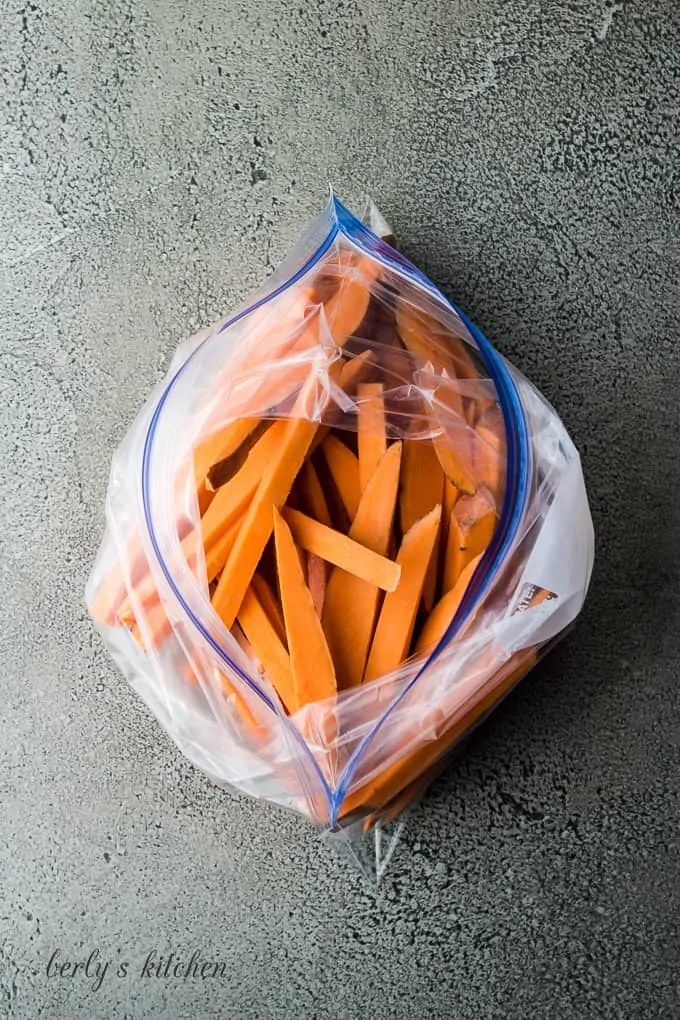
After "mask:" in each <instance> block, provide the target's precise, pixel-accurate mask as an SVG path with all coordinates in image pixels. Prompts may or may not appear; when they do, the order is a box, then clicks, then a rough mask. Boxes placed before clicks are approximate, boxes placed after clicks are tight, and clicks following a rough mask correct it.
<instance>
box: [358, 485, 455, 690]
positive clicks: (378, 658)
mask: <svg viewBox="0 0 680 1020" xmlns="http://www.w3.org/2000/svg"><path fill="white" fill-rule="evenodd" d="M441 512H442V508H441V504H439V505H437V506H436V507H435V508H434V509H433V510H431V511H430V512H429V514H426V516H425V517H422V518H421V519H420V520H419V521H416V523H415V524H413V525H412V526H411V528H410V529H409V531H408V532H407V533H406V534H405V535H404V538H403V540H402V543H401V547H400V549H399V553H398V555H397V563H398V564H399V565H400V567H401V580H400V582H399V584H398V585H397V589H396V591H394V592H390V593H389V594H387V595H386V596H385V601H384V602H383V606H382V609H381V610H380V616H379V617H378V623H377V625H376V628H375V634H374V636H373V643H372V644H371V651H370V653H369V656H368V662H367V663H366V672H365V674H364V681H365V682H366V681H368V680H375V679H377V678H378V677H381V676H385V674H387V673H391V672H392V670H394V669H396V668H397V666H398V665H399V664H400V663H401V662H402V661H403V660H404V659H405V658H406V656H407V655H408V651H409V648H410V645H411V637H412V635H413V627H414V625H415V620H416V613H417V612H418V605H419V603H420V599H421V598H422V594H423V586H424V584H425V576H426V574H427V568H428V564H429V562H430V557H431V556H432V550H433V548H434V544H435V541H436V538H437V534H438V532H439V523H440V519H441Z"/></svg>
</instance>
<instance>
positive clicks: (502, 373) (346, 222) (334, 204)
mask: <svg viewBox="0 0 680 1020" xmlns="http://www.w3.org/2000/svg"><path fill="white" fill-rule="evenodd" d="M327 212H330V213H331V214H332V217H333V220H332V223H331V226H330V229H329V231H328V233H327V235H326V237H325V238H324V240H323V241H322V242H321V244H320V245H319V247H318V248H317V249H316V251H314V252H313V254H312V255H311V256H310V257H309V258H308V259H307V261H306V262H305V263H304V264H303V265H302V266H301V267H300V268H299V269H298V270H297V271H296V272H295V273H294V274H293V275H292V276H291V277H289V278H288V279H287V280H285V281H284V282H283V283H281V284H280V285H279V286H278V287H277V288H275V289H274V290H273V291H271V293H269V294H266V295H265V296H264V297H262V298H261V299H260V300H259V301H257V302H255V304H253V305H250V306H249V307H248V308H246V309H244V310H243V311H241V312H239V313H238V314H237V315H235V316H233V318H231V319H229V320H228V321H227V322H225V323H224V325H222V326H221V327H220V330H219V332H220V333H222V332H224V330H226V329H228V328H229V327H230V326H233V325H235V323H237V322H239V321H240V320H241V319H243V318H244V317H245V316H246V315H249V314H250V313H251V312H253V311H255V310H256V309H258V308H261V307H262V306H263V305H266V304H267V303H268V302H269V301H272V300H274V298H276V297H279V296H280V295H281V294H282V293H284V292H285V291H286V290H288V288H289V287H292V286H293V285H294V284H295V283H297V282H298V281H299V280H301V279H302V277H303V276H305V275H306V274H307V273H308V272H309V271H310V270H311V269H313V268H314V266H315V265H316V264H317V263H318V262H319V261H320V260H321V259H322V258H323V256H324V255H325V254H326V253H327V252H328V250H329V249H330V247H331V245H332V243H333V241H334V240H335V238H336V237H337V236H338V234H341V235H343V236H344V237H346V238H347V240H349V241H350V242H351V243H353V244H354V245H355V246H356V247H357V248H359V249H360V250H361V251H363V252H365V253H366V254H369V255H371V256H373V257H374V258H376V259H377V260H378V261H379V262H381V263H382V264H383V265H385V266H386V267H387V268H389V269H391V270H393V271H396V272H398V273H400V274H402V275H403V276H405V277H406V278H407V279H409V280H410V281H411V282H412V283H414V284H416V285H417V286H419V287H421V288H422V289H423V290H424V291H426V293H427V294H429V295H430V297H432V298H434V299H435V300H436V301H437V302H439V303H440V304H443V305H444V306H445V307H447V308H449V309H450V310H452V311H453V312H454V313H455V314H456V315H457V316H458V318H459V319H460V320H461V322H462V323H463V325H464V326H465V327H466V329H467V330H468V332H469V333H470V335H471V336H472V338H473V339H474V341H475V343H476V344H477V347H478V350H479V354H480V356H481V358H482V361H483V362H484V364H485V366H486V368H487V369H488V371H489V375H490V377H491V379H492V380H493V382H494V385H495V387H496V392H497V394H498V400H499V403H500V406H501V410H502V413H503V422H504V426H505V432H506V445H507V474H506V490H505V496H504V500H503V508H502V510H501V516H500V520H499V525H498V527H497V528H496V531H495V533H494V537H493V539H492V541H491V543H490V545H489V547H488V549H487V550H486V553H485V554H484V556H483V557H482V560H481V562H480V563H479V566H478V567H477V570H476V571H475V574H474V576H473V578H472V581H471V583H470V585H469V587H468V590H467V592H466V594H465V597H464V598H463V600H462V602H461V604H460V606H459V607H458V610H457V612H456V614H455V616H454V618H453V620H452V621H451V623H450V624H449V627H448V629H447V631H446V634H445V635H444V636H443V638H442V639H441V641H440V642H439V644H438V645H437V647H436V648H435V649H434V651H433V652H432V654H431V655H430V656H429V658H428V659H427V661H426V662H425V663H424V664H423V666H422V667H421V669H420V670H419V671H418V672H417V673H416V675H415V676H414V677H413V679H412V680H410V681H409V683H408V684H407V685H406V686H405V687H404V689H403V690H402V691H401V692H400V693H399V694H398V695H397V696H396V697H395V698H394V700H393V701H392V702H391V704H390V705H389V706H388V707H387V708H386V709H385V711H384V712H383V714H382V716H381V717H380V719H379V720H378V721H377V723H376V724H375V726H374V727H373V729H372V730H371V731H370V733H367V734H366V736H365V737H364V738H363V739H362V740H361V741H360V742H359V744H358V745H357V747H356V748H355V749H354V751H353V752H352V754H351V755H350V758H349V761H348V762H347V764H346V765H345V767H344V768H343V770H342V772H341V773H340V777H339V783H338V785H337V786H336V788H335V790H332V789H331V787H330V786H329V784H328V782H327V781H326V778H325V777H324V775H323V772H322V771H321V768H320V766H319V764H318V762H317V761H316V759H315V757H314V755H313V754H312V753H311V751H310V750H309V748H308V746H307V744H306V742H305V741H304V739H303V737H302V735H301V734H300V731H299V730H298V728H297V726H295V725H294V724H292V723H290V722H289V721H288V717H287V716H282V715H281V713H280V711H279V710H278V708H277V706H276V704H275V703H274V702H273V701H272V699H271V698H270V697H269V696H268V695H267V694H266V693H265V691H263V690H262V688H261V687H260V686H259V685H258V684H256V683H255V682H254V681H253V680H252V679H251V678H250V677H249V676H248V675H247V674H246V673H244V672H243V670H242V669H240V667H239V666H238V665H237V664H236V663H235V662H233V661H232V659H231V658H230V657H229V655H228V654H227V653H226V651H225V649H224V648H223V647H222V645H220V644H219V642H217V641H216V640H215V639H214V638H213V637H212V635H211V634H209V633H208V632H207V631H206V629H205V627H204V626H203V624H202V623H201V621H200V620H199V619H198V618H197V617H196V615H195V614H194V612H193V611H192V610H191V608H190V607H189V605H188V604H187V602H186V600H185V598H184V597H183V595H182V594H181V592H180V590H179V588H178V587H177V585H176V583H175V581H174V579H173V577H172V574H171V572H170V570H169V568H168V566H167V564H166V562H165V560H164V558H163V556H162V554H161V551H160V548H159V544H158V540H157V538H156V533H155V530H154V527H153V521H152V518H151V508H150V495H149V493H150V469H151V454H152V450H153V440H154V437H155V434H156V429H157V427H158V422H159V419H160V415H161V413H162V410H163V407H164V406H165V404H166V402H167V400H168V397H169V396H170V393H171V392H172V389H173V387H174V386H175V384H176V383H177V382H178V380H179V378H180V376H181V375H182V373H183V371H184V369H185V368H186V367H187V365H188V364H189V363H190V362H191V361H192V359H193V358H194V357H196V355H197V354H198V352H199V351H200V350H201V349H202V348H203V346H204V345H205V344H206V343H207V342H208V340H210V339H211V337H207V338H206V339H205V340H204V341H203V342H202V343H201V344H199V346H198V347H197V348H196V350H194V351H193V352H192V353H191V354H190V356H189V357H188V358H187V360H186V361H185V362H184V363H183V364H182V365H181V366H180V367H179V368H178V370H177V372H176V373H175V375H174V376H173V377H172V379H171V380H170V381H169V383H168V385H167V386H166V388H165V390H164V391H163V393H162V394H161V396H160V398H159V401H158V404H157V405H156V407H155V409H154V413H153V415H152V417H151V421H150V423H149V427H148V429H147V434H146V437H145V441H144V449H143V454H142V503H143V507H144V518H145V521H146V526H147V531H148V534H149V539H150V541H151V545H152V548H153V550H154V554H155V556H156V559H157V561H158V564H159V566H160V568H161V571H162V573H163V575H164V577H165V579H166V581H167V582H168V585H169V587H170V589H171V590H172V592H173V594H174V595H175V597H176V598H177V600H178V602H179V604H180V606H181V607H182V609H183V610H184V612H185V613H186V615H187V616H188V618H189V619H190V620H191V622H192V623H193V625H194V626H195V627H196V629H197V630H198V632H199V633H200V635H201V637H202V638H203V639H204V640H206V641H207V642H208V644H209V645H210V646H211V648H212V649H213V650H214V651H215V652H216V654H217V655H218V657H219V658H220V659H221V660H222V661H223V662H224V664H225V665H226V666H227V667H228V668H229V669H230V670H232V671H233V672H234V673H236V674H237V676H238V677H239V678H240V679H241V680H242V681H243V683H244V684H245V685H246V686H247V687H248V688H249V689H250V690H251V691H252V692H253V693H254V694H256V695H257V696H258V697H260V698H261V699H262V701H264V703H265V704H266V705H267V707H268V708H269V709H270V710H271V711H272V712H273V713H274V714H275V715H277V716H278V717H279V718H280V719H282V720H283V721H284V723H285V724H286V725H288V727H289V730H290V731H291V732H292V735H293V737H294V739H295V740H296V742H297V743H298V744H299V745H300V748H301V749H302V750H303V752H304V753H306V756H307V758H308V760H309V762H310V764H311V766H312V769H313V771H314V773H315V774H316V777H317V779H318V781H319V783H320V786H321V788H322V789H323V791H324V792H325V794H326V797H327V801H328V806H329V823H330V827H331V828H335V827H336V826H337V823H338V816H339V811H340V807H341V806H342V802H343V800H344V799H345V797H346V795H347V792H348V789H349V786H350V784H351V781H352V779H353V777H354V774H355V772H356V769H357V767H358V765H359V763H360V761H361V758H362V756H363V753H364V751H365V750H366V748H367V747H368V745H369V744H370V743H371V741H372V740H373V738H374V737H375V735H376V733H377V732H378V730H379V729H380V727H381V726H382V724H383V723H384V722H385V720H386V719H387V718H388V717H389V715H390V714H391V713H392V711H393V710H394V709H395V708H396V707H397V705H398V704H399V703H400V702H401V701H402V700H403V698H404V697H406V695H407V694H408V693H409V692H410V691H411V690H412V688H413V686H414V684H415V683H416V682H417V681H418V679H419V678H420V677H421V676H422V675H423V673H424V672H425V670H427V668H428V667H429V666H430V664H431V663H432V662H433V660H434V659H435V658H436V657H437V656H438V655H439V654H440V652H441V651H442V649H443V648H444V647H446V645H447V644H448V643H449V642H450V641H452V640H453V638H454V637H455V636H456V634H457V633H458V632H459V630H460V629H461V627H462V625H463V623H464V622H465V620H466V619H467V617H468V615H469V614H470V612H472V610H473V609H474V608H475V607H476V606H477V604H478V603H479V602H480V600H481V598H482V597H483V595H484V594H485V592H486V591H487V590H488V588H489V586H490V584H491V583H492V581H493V580H494V578H495V576H496V574H497V572H498V570H499V569H500V566H501V565H502V563H503V561H504V559H505V556H506V554H507V552H508V550H509V549H510V546H511V545H512V542H513V541H514V539H515V536H516V534H517V530H518V528H519V523H520V521H521V519H522V516H523V513H524V509H525V504H526V500H527V497H528V492H529V478H530V472H529V468H530V443H529V432H528V426H527V421H526V417H525V414H524V409H523V407H522V403H521V400H520V397H519V393H518V391H517V387H516V386H515V383H514V381H513V379H512V377H511V375H510V373H509V372H508V370H507V368H506V367H505V364H504V362H503V360H502V358H501V357H500V356H499V355H498V353H497V352H496V351H495V350H494V348H493V346H492V345H491V344H490V343H489V341H488V340H487V339H486V337H485V336H484V334H483V333H482V331H481V330H480V329H479V328H478V327H477V326H475V324H474V323H473V322H471V321H470V319H469V318H468V317H467V316H466V315H465V313H464V312H462V311H461V310H460V309H459V308H458V307H457V306H456V305H455V304H453V302H451V301H449V300H448V299H447V298H446V297H445V295H444V294H442V292H441V291H440V290H439V289H438V288H437V287H435V286H434V284H433V283H432V282H431V281H430V280H429V279H428V278H427V277H426V276H425V274H424V273H422V272H421V271H420V270H419V269H417V268H416V267H415V266H414V265H413V264H412V263H411V262H409V261H408V260H407V259H406V258H405V257H404V256H403V255H401V254H400V253H399V252H397V251H395V249H394V248H391V247H390V246H389V245H388V244H386V243H385V242H384V241H382V240H381V238H379V237H377V235H376V234H374V233H373V232H372V231H371V230H369V229H368V228H367V227H366V226H365V225H364V224H363V223H362V222H361V221H360V220H358V219H357V218H356V217H355V216H354V215H353V214H352V213H351V212H350V211H349V209H347V208H346V207H345V206H344V205H343V204H342V202H340V201H339V200H338V199H337V198H335V197H334V196H333V197H332V198H331V201H330V206H329V209H328V210H327ZM511 483H512V484H511Z"/></svg>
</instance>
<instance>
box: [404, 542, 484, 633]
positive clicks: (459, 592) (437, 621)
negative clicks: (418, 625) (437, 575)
mask: <svg viewBox="0 0 680 1020" xmlns="http://www.w3.org/2000/svg"><path fill="white" fill-rule="evenodd" d="M480 559H481V556H476V557H475V558H474V559H473V560H470V562H469V563H468V564H466V566H465V567H464V568H463V570H462V571H461V574H460V577H459V578H458V580H457V581H456V583H455V584H454V586H453V588H451V589H450V590H449V591H447V592H446V594H445V595H444V596H442V598H441V599H440V600H439V602H438V603H437V605H436V606H435V607H434V609H433V610H432V612H431V613H430V615H429V616H428V618H427V620H426V621H425V623H424V625H423V628H422V630H421V631H420V635H419V637H418V643H417V645H416V652H425V651H427V650H428V649H432V648H434V647H435V646H436V645H437V644H438V643H439V642H440V640H441V639H442V638H443V637H444V634H446V631H447V629H448V626H449V624H450V623H451V621H452V620H453V618H454V616H455V615H456V613H457V611H458V607H459V605H460V604H461V602H462V601H463V596H464V595H465V592H466V591H467V590H468V586H469V584H470V581H471V580H472V575H473V574H474V572H475V570H476V569H477V567H478V565H479V561H480Z"/></svg>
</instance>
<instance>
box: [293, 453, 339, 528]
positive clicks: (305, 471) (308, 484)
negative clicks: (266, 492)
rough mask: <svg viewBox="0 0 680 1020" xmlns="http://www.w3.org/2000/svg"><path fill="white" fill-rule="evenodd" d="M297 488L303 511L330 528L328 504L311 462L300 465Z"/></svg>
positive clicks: (307, 461)
mask: <svg viewBox="0 0 680 1020" xmlns="http://www.w3.org/2000/svg"><path fill="white" fill-rule="evenodd" d="M298 488H299V490H300V496H301V499H302V503H303V505H304V508H305V511H306V512H307V513H308V514H309V515H310V517H313V518H314V519H315V520H317V521H319V523H321V524H325V525H326V526H327V527H329V528H330V526H331V515H330V511H329V509H328V503H327V502H326V497H325V496H324V492H323V489H322V487H321V482H320V481H319V476H318V474H317V472H316V468H315V467H314V464H313V463H312V461H311V460H306V461H305V463H304V464H303V465H302V469H301V471H300V474H299V475H298Z"/></svg>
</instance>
